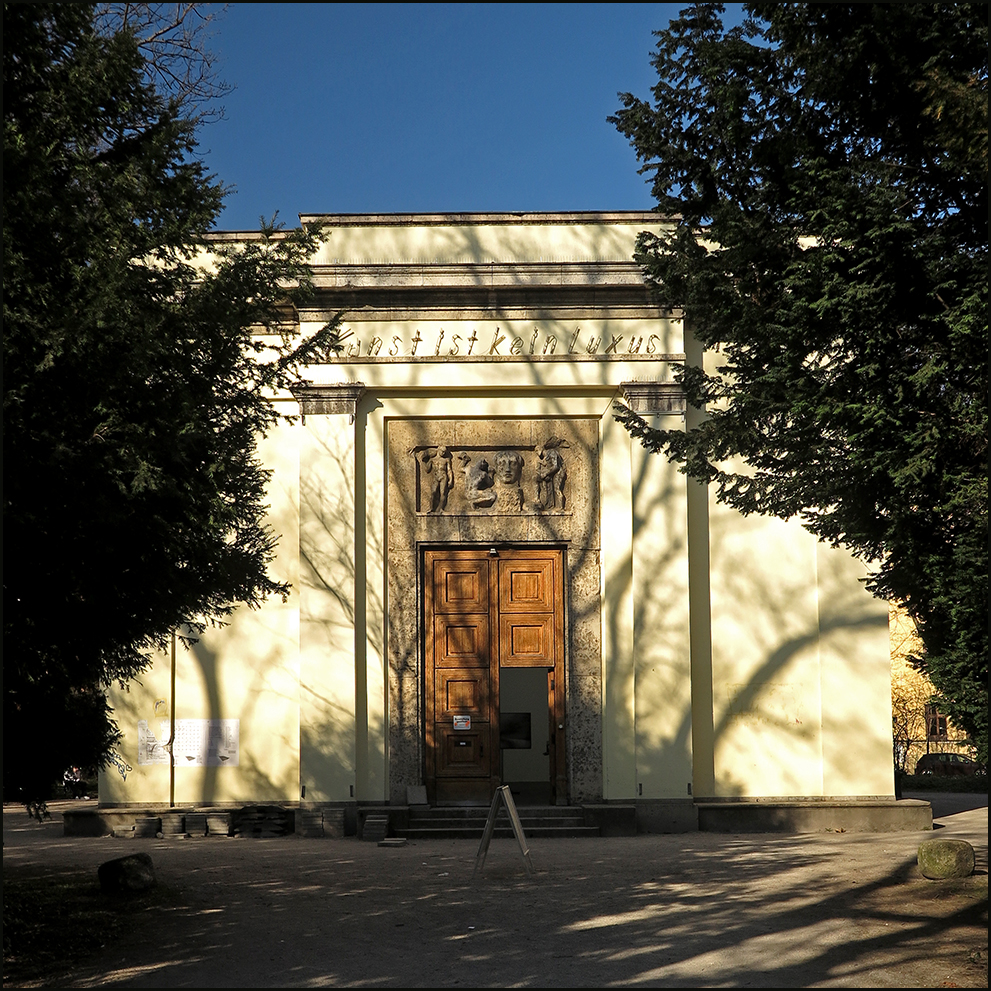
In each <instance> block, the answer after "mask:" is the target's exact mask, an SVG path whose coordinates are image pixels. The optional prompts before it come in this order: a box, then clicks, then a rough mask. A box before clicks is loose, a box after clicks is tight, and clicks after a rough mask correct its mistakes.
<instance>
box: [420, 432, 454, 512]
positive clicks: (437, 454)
mask: <svg viewBox="0 0 991 991" xmlns="http://www.w3.org/2000/svg"><path fill="white" fill-rule="evenodd" d="M417 459H418V460H419V462H420V484H421V489H420V495H421V499H422V503H421V505H422V504H426V507H427V512H428V513H436V512H438V511H439V510H442V509H447V497H448V496H449V495H450V493H451V489H453V488H454V463H453V462H454V459H453V458H452V457H451V452H450V451H449V450H448V449H447V448H446V447H445V446H444V445H443V444H441V445H440V446H438V447H428V448H425V449H424V450H422V451H420V453H419V454H418V455H417Z"/></svg>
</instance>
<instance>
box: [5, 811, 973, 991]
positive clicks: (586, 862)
mask: <svg viewBox="0 0 991 991" xmlns="http://www.w3.org/2000/svg"><path fill="white" fill-rule="evenodd" d="M940 823H941V825H943V826H944V827H945V832H944V833H943V835H953V836H959V837H961V838H963V839H967V840H969V841H970V842H971V843H973V844H974V845H975V847H976V848H977V851H978V874H977V875H975V876H974V877H971V878H969V879H966V880H965V881H958V882H931V881H926V880H924V879H922V878H921V876H920V875H919V873H918V869H917V867H916V866H915V855H916V850H917V847H918V843H919V841H920V840H921V839H923V838H925V837H924V836H920V834H917V833H914V834H906V833H894V834H870V835H867V834H817V835H804V836H780V835H747V836H739V835H737V836H727V835H715V834H705V833H690V834H682V835H677V836H640V837H631V838H623V839H605V840H564V841H560V840H554V841H550V840H544V841H540V840H534V841H532V842H531V852H532V857H533V861H534V864H535V865H536V868H537V876H536V878H535V879H534V880H533V881H528V880H527V879H526V878H525V875H524V872H523V867H522V863H521V861H520V856H519V852H518V850H517V848H516V847H515V845H514V844H513V842H512V841H509V840H503V841H496V842H495V843H494V844H493V847H492V850H491V852H490V854H489V858H488V861H487V863H486V865H485V868H484V871H483V872H482V875H481V876H480V877H479V878H477V879H476V880H475V881H474V882H473V881H472V876H471V874H472V866H473V861H474V855H475V844H474V843H473V842H471V841H452V842H442V841H432V842H417V843H413V844H410V845H409V846H406V847H403V848H399V849H380V848H378V847H376V846H374V845H372V844H369V843H362V842H359V841H357V840H350V839H349V840H303V839H297V838H290V839H283V840H250V839H219V838H206V839H201V840H185V841H163V840H133V841H122V840H113V839H64V838H62V837H61V835H59V834H60V832H61V828H60V826H58V825H37V824H33V823H29V822H27V821H26V820H25V819H24V818H23V812H19V810H18V809H16V808H10V807H8V808H5V810H4V837H5V844H6V845H5V848H4V878H5V882H6V881H8V880H9V879H11V878H17V877H21V876H25V874H33V875H35V876H45V875H47V876H49V877H53V876H57V875H58V874H59V872H63V873H64V872H66V871H70V870H77V869H79V870H86V871H88V870H92V871H93V872H94V876H95V870H96V867H97V865H98V864H100V863H101V862H102V861H104V860H107V859H109V858H110V857H113V856H120V855H122V854H124V853H127V852H131V851H137V850H146V851H148V852H149V853H150V854H151V855H152V857H153V859H154V861H155V865H156V869H157V871H158V876H159V879H160V882H161V884H162V885H163V886H164V892H160V893H159V895H158V896H157V897H156V900H155V905H154V906H151V907H144V908H139V907H137V906H136V908H135V918H134V924H133V927H131V928H130V931H129V932H127V934H126V935H125V936H123V937H122V938H121V939H120V940H119V941H118V942H116V943H114V944H112V945H108V946H106V947H105V949H104V950H103V952H102V954H100V955H99V956H98V957H96V958H94V959H92V960H90V961H89V962H88V963H87V964H86V965H85V966H83V967H81V968H78V969H76V970H75V971H73V972H72V973H71V974H69V975H67V977H66V978H65V980H64V981H59V982H58V983H59V984H60V985H61V986H67V987H96V986H110V987H155V988H159V987H356V986H363V987H364V986H371V987H434V986H439V987H460V986H465V987H600V986H613V985H637V984H640V985H651V986H665V987H743V986H758V987H987V942H988V940H987V865H988V853H987V850H988V847H987V835H988V825H987V824H988V819H987V809H986V808H983V809H974V810H971V811H967V812H962V813H959V814H957V815H953V816H949V817H947V818H945V819H943V820H940ZM42 883H43V882H42ZM21 986H28V985H21Z"/></svg>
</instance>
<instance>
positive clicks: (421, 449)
mask: <svg viewBox="0 0 991 991" xmlns="http://www.w3.org/2000/svg"><path fill="white" fill-rule="evenodd" d="M570 446H571V445H570V444H569V443H568V442H567V441H566V440H562V439H561V438H559V437H550V438H548V439H547V440H546V441H544V443H543V444H541V445H539V446H537V447H508V446H507V447H488V448H473V447H464V448H460V449H458V448H457V447H453V446H448V445H446V444H437V445H418V446H416V447H414V448H411V449H410V451H409V453H410V454H411V455H413V457H414V458H415V459H416V509H417V512H420V513H430V514H450V515H455V516H457V515H467V514H473V513H488V514H497V515H503V514H518V515H526V514H528V513H548V512H563V511H564V509H565V507H566V504H567V494H566V484H567V480H568V470H567V466H566V464H565V459H564V457H563V455H562V454H561V451H562V449H564V448H568V447H570ZM455 465H456V467H455ZM528 497H529V498H528Z"/></svg>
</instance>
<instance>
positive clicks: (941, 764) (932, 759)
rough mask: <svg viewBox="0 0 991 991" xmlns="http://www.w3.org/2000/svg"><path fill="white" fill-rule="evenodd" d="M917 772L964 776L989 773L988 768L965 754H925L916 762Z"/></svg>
mask: <svg viewBox="0 0 991 991" xmlns="http://www.w3.org/2000/svg"><path fill="white" fill-rule="evenodd" d="M915 773H916V774H941V775H944V776H951V775H952V776H957V775H961V776H963V775H976V774H987V773H988V769H987V768H986V767H985V766H984V765H983V764H979V763H978V762H977V761H976V760H971V758H970V757H964V755H963V754H925V755H924V756H922V757H920V758H919V760H918V762H917V763H916V765H915Z"/></svg>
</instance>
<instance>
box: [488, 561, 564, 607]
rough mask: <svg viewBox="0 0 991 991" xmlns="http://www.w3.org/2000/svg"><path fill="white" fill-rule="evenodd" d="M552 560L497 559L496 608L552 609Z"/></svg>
mask: <svg viewBox="0 0 991 991" xmlns="http://www.w3.org/2000/svg"><path fill="white" fill-rule="evenodd" d="M553 609H554V560H553V558H550V559H544V560H540V559H536V560H524V561H505V560H501V561H500V562H499V612H500V613H507V612H513V613H516V612H551V611H552V610H553Z"/></svg>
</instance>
